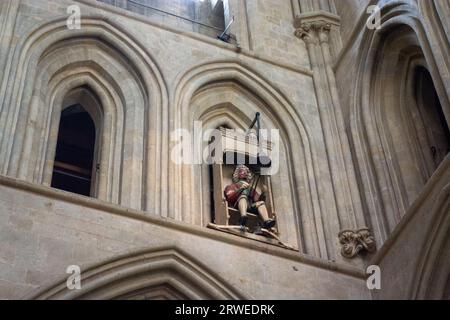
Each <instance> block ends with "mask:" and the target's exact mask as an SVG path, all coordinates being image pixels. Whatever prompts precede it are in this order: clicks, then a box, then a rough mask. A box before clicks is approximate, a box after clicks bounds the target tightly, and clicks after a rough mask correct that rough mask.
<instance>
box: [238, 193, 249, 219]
mask: <svg viewBox="0 0 450 320" xmlns="http://www.w3.org/2000/svg"><path fill="white" fill-rule="evenodd" d="M238 208H239V213H240V214H241V217H244V216H246V215H247V210H248V201H247V199H246V198H245V197H242V198H240V199H239V202H238Z"/></svg>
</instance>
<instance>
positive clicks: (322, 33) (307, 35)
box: [294, 11, 340, 44]
mask: <svg viewBox="0 0 450 320" xmlns="http://www.w3.org/2000/svg"><path fill="white" fill-rule="evenodd" d="M339 26H340V18H339V17H338V16H336V15H334V14H331V13H329V12H325V11H317V12H313V13H307V14H302V15H299V16H298V17H296V18H295V21H294V27H295V35H296V36H297V37H298V38H300V39H302V40H304V41H305V42H306V43H308V44H310V43H315V44H317V43H319V42H320V43H322V42H328V40H329V35H330V31H331V30H332V28H333V27H335V28H338V27H339Z"/></svg>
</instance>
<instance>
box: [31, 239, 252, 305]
mask: <svg viewBox="0 0 450 320" xmlns="http://www.w3.org/2000/svg"><path fill="white" fill-rule="evenodd" d="M81 272H82V273H81V289H80V290H69V289H67V283H66V282H67V279H64V280H62V281H60V282H58V283H57V284H55V285H53V286H51V287H49V288H46V289H44V290H40V291H39V292H37V293H35V294H33V295H32V296H31V297H30V299H36V300H75V299H89V300H112V299H121V300H122V299H183V300H185V299H189V300H204V299H207V300H240V299H248V297H246V296H245V295H243V294H241V293H240V292H238V291H237V290H236V289H234V288H232V287H231V286H230V285H229V284H228V283H227V282H226V281H225V280H224V279H222V278H220V277H219V276H218V275H216V274H215V273H214V272H212V271H211V270H209V269H208V268H207V267H205V266H204V265H202V264H201V263H200V262H198V261H196V259H195V258H193V257H191V256H190V255H188V254H186V253H184V252H183V251H181V250H179V249H176V248H158V249H151V250H143V251H139V252H134V253H131V254H127V255H123V256H119V257H115V258H113V259H111V260H108V261H105V262H102V263H100V264H97V265H94V266H92V267H88V268H87V269H82V270H81Z"/></svg>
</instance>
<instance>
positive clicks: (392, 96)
mask: <svg viewBox="0 0 450 320" xmlns="http://www.w3.org/2000/svg"><path fill="white" fill-rule="evenodd" d="M381 22H382V25H381V28H380V29H379V30H369V29H368V28H364V31H363V33H362V35H361V42H360V43H361V48H362V49H361V50H360V51H359V54H358V58H357V61H358V64H357V71H356V81H355V83H356V84H357V85H356V89H355V94H354V98H353V100H352V103H351V109H350V114H349V121H350V130H351V134H350V137H351V142H352V144H353V146H354V148H355V155H356V158H357V161H358V166H359V173H360V179H361V185H362V188H363V190H364V194H365V195H366V201H365V202H366V205H367V208H368V209H367V217H368V221H370V222H371V227H372V228H373V230H374V234H375V236H376V238H377V241H378V242H379V243H380V244H381V243H383V242H384V241H385V240H386V239H387V238H388V236H389V234H390V233H391V232H392V231H393V229H394V228H395V226H396V225H397V223H398V222H399V220H400V219H401V217H402V215H403V214H404V213H405V212H406V210H407V209H408V207H409V206H410V205H411V202H412V201H414V198H415V197H416V196H417V195H418V192H420V190H421V188H422V187H423V184H424V183H425V182H426V179H428V178H429V176H428V177H425V178H424V179H425V182H422V187H419V185H420V183H421V182H419V180H420V179H421V178H420V174H418V173H417V174H416V173H415V174H412V175H408V174H406V173H405V172H404V170H407V168H408V167H409V166H413V168H412V169H411V170H415V171H417V172H419V171H420V170H422V172H423V171H424V169H423V168H422V169H421V168H420V165H419V164H416V163H420V160H418V158H420V157H421V155H420V153H419V151H418V148H417V146H416V145H417V141H414V139H416V140H417V139H418V137H417V135H416V134H415V133H414V130H415V129H414V127H413V126H412V123H413V122H412V120H411V119H410V118H411V110H408V106H410V105H411V101H410V100H408V99H407V97H406V96H407V94H406V92H408V90H409V87H408V85H410V84H411V80H410V78H411V76H412V74H413V72H412V70H413V69H414V68H415V67H417V66H420V65H424V66H426V68H427V70H428V71H429V72H430V74H431V75H432V78H433V82H434V86H435V88H436V91H437V93H438V95H439V98H440V100H441V102H442V108H443V110H444V112H445V113H448V110H450V103H449V99H448V96H447V94H446V93H445V89H444V88H445V85H444V80H443V77H442V76H441V73H440V71H439V69H438V68H437V65H438V64H437V60H436V53H435V52H434V51H433V47H432V45H431V42H430V39H429V38H428V36H427V32H426V29H425V26H424V24H423V20H422V17H421V14H420V12H419V7H418V4H417V2H412V1H393V2H384V3H382V7H381ZM386 79H387V80H386ZM386 81H391V82H389V83H392V86H391V87H389V86H388V85H387V84H386V83H387V82H386ZM384 88H388V89H387V91H386V90H384ZM389 90H390V91H389ZM399 92H401V93H399ZM409 92H411V90H409ZM446 110H447V111H446ZM397 120H398V122H397V124H398V126H397V128H394V125H393V122H394V121H397ZM399 128H400V129H401V130H404V131H405V132H406V131H408V132H409V133H408V134H405V133H404V132H403V133H402V132H394V131H395V130H397V131H399ZM399 135H404V136H405V138H404V139H406V140H408V142H407V143H404V144H398V143H397V144H396V142H395V141H394V140H395V139H396V138H397V137H398V136H399ZM396 148H397V149H396ZM406 154H409V155H410V156H409V158H408V157H407V156H405V155H406ZM402 157H403V158H404V162H405V161H408V159H409V163H408V164H407V165H405V164H404V163H403V164H402V163H400V161H401V158H402ZM399 159H400V160H399ZM412 162H414V164H413V165H412V164H411V163H412Z"/></svg>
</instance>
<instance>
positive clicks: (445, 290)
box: [409, 184, 450, 300]
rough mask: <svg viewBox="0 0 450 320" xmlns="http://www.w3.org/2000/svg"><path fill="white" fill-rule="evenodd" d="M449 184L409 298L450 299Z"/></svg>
mask: <svg viewBox="0 0 450 320" xmlns="http://www.w3.org/2000/svg"><path fill="white" fill-rule="evenodd" d="M449 212H450V184H448V185H447V186H446V187H444V188H443V189H442V192H441V193H440V194H439V196H438V197H437V201H436V203H435V205H434V208H433V210H432V212H430V217H429V218H430V219H431V220H432V221H433V222H432V223H431V224H430V228H429V230H428V231H427V233H426V235H427V236H426V237H424V239H425V243H423V246H422V250H421V252H420V254H419V257H420V259H419V263H418V264H417V266H418V267H417V269H416V272H415V274H414V277H413V281H412V282H411V284H412V285H411V289H410V293H409V295H410V296H409V298H410V299H426V300H429V299H436V300H442V299H444V300H448V299H449V298H450V295H449V293H450V291H449V289H450V287H449V285H450V282H449V281H450V237H449V234H450V214H449Z"/></svg>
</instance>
